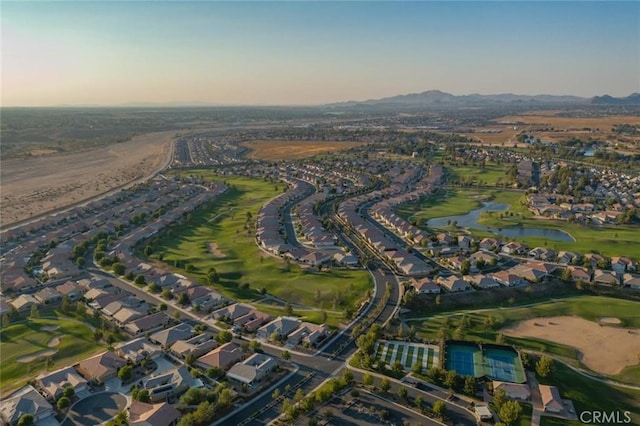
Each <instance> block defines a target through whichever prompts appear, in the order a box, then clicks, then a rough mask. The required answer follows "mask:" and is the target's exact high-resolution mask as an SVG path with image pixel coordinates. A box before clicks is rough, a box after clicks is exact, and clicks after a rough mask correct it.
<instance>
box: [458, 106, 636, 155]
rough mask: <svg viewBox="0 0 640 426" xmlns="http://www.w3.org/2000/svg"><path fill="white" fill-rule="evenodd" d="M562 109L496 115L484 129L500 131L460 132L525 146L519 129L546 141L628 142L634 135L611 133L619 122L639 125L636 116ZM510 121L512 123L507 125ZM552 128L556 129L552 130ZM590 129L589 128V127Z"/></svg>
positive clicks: (492, 142)
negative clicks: (586, 114)
mask: <svg viewBox="0 0 640 426" xmlns="http://www.w3.org/2000/svg"><path fill="white" fill-rule="evenodd" d="M560 112H561V111H532V112H529V113H523V114H520V115H510V116H506V117H501V118H496V119H495V120H494V121H495V123H492V124H490V125H488V126H486V128H485V127H479V128H478V129H477V130H478V131H479V130H483V129H485V130H486V129H500V130H501V132H500V133H481V132H477V133H461V134H462V135H464V136H467V137H469V138H471V139H475V140H477V141H478V142H480V143H482V144H487V145H490V146H496V145H498V146H500V145H505V146H507V145H508V146H512V145H513V144H514V143H516V146H518V147H526V146H527V144H522V143H517V136H518V134H519V133H520V132H522V131H524V132H525V133H533V134H534V135H535V137H537V138H540V139H541V140H544V141H551V142H561V141H564V140H567V139H570V138H573V137H576V138H579V139H583V140H619V141H625V140H626V141H627V142H628V141H629V140H633V138H632V137H625V138H621V137H620V136H619V135H615V134H612V128H613V126H614V125H616V124H631V125H640V117H636V116H606V117H558V116H556V114H558V113H560ZM506 123H510V124H506ZM551 128H553V130H551ZM586 129H590V130H586Z"/></svg>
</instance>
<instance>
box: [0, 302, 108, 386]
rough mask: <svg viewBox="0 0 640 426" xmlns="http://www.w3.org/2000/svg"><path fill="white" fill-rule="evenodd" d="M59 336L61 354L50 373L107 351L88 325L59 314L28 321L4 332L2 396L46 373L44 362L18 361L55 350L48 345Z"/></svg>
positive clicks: (1, 339)
mask: <svg viewBox="0 0 640 426" xmlns="http://www.w3.org/2000/svg"><path fill="white" fill-rule="evenodd" d="M47 326H49V327H58V329H57V330H53V331H46V330H42V327H47ZM55 336H60V343H59V345H58V346H55V349H57V350H58V352H57V353H56V354H55V355H53V366H52V367H50V368H49V370H55V369H57V368H60V367H62V366H65V365H69V364H72V363H73V362H76V361H80V360H82V359H84V358H87V357H88V356H89V355H91V354H94V353H98V352H100V351H104V350H105V349H106V348H105V347H104V346H100V345H98V344H97V343H96V341H95V339H94V337H93V332H92V331H91V328H90V327H89V326H88V325H87V324H86V323H83V322H82V321H79V320H76V319H73V318H71V317H68V316H66V315H64V314H62V313H60V312H58V311H55V312H52V313H47V316H46V317H43V318H37V319H33V320H31V319H26V320H23V321H21V322H16V323H15V324H11V325H9V327H7V328H5V329H3V330H2V333H0V355H1V356H0V358H1V359H2V363H0V383H2V394H5V393H6V392H7V391H9V390H11V389H15V388H17V387H19V386H21V385H23V384H24V383H26V382H27V381H28V380H29V379H31V378H33V377H35V376H37V375H38V374H39V373H41V372H43V371H45V370H46V363H45V361H44V360H41V361H32V362H30V363H20V362H17V359H18V358H19V357H22V356H26V355H31V354H35V353H37V352H40V351H43V350H46V349H51V348H49V346H48V343H49V342H50V341H51V339H52V338H53V337H55Z"/></svg>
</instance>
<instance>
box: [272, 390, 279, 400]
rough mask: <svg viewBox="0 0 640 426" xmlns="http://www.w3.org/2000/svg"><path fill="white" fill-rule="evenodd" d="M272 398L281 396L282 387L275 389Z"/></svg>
mask: <svg viewBox="0 0 640 426" xmlns="http://www.w3.org/2000/svg"><path fill="white" fill-rule="evenodd" d="M271 398H273V399H278V398H280V389H276V390H274V391H273V393H272V394H271Z"/></svg>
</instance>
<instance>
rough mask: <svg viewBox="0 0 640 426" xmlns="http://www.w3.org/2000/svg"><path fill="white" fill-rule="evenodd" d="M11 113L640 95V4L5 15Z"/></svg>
mask: <svg viewBox="0 0 640 426" xmlns="http://www.w3.org/2000/svg"><path fill="white" fill-rule="evenodd" d="M0 14H1V15H0V20H1V21H0V23H1V29H0V31H1V33H0V36H1V49H2V50H1V71H0V72H1V74H0V83H1V86H0V93H1V94H0V104H1V105H2V106H56V105H127V104H142V103H152V104H221V105H227V104H228V105H308V104H323V103H330V102H339V101H346V100H365V99H372V98H382V97H386V96H394V95H398V94H406V93H418V92H423V91H426V90H442V91H445V92H449V93H453V94H456V95H461V94H471V93H481V94H495V93H516V94H529V95H533V94H562V95H565V94H566V95H577V96H585V97H591V96H595V95H603V94H610V95H612V96H627V95H629V94H631V93H632V92H640V2H635V1H629V2H610V1H607V2H565V1H560V2H541V1H536V2H525V1H515V2H514V1H511V2H498V1H490V2H483V1H473V2H419V1H413V2H399V1H394V2H366V1H357V2H324V1H323V2H306V1H305V2H271V1H262V2H213V1H199V2H184V1H173V2H159V1H135V2H122V1H112V2H99V1H82V2H81V1H78V2H60V1H55V2H54V1H51V2H32V1H19V2H11V1H4V0H3V1H2V4H1V7H0Z"/></svg>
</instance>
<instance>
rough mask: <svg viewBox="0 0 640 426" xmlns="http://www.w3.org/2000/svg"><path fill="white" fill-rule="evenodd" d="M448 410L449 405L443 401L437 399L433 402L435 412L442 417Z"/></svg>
mask: <svg viewBox="0 0 640 426" xmlns="http://www.w3.org/2000/svg"><path fill="white" fill-rule="evenodd" d="M446 410H447V406H446V405H444V402H443V401H440V400H437V401H436V402H434V403H433V414H435V415H436V416H437V417H440V418H441V419H443V418H444V415H445V412H446Z"/></svg>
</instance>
